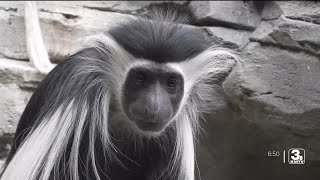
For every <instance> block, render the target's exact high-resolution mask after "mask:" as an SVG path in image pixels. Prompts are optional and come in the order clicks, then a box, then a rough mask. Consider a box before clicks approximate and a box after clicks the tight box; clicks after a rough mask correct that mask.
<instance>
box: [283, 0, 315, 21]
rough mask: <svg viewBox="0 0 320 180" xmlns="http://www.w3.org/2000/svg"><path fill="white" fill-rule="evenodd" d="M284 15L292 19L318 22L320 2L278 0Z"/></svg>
mask: <svg viewBox="0 0 320 180" xmlns="http://www.w3.org/2000/svg"><path fill="white" fill-rule="evenodd" d="M277 4H278V5H279V7H280V8H281V9H282V11H283V13H284V16H285V17H287V18H290V19H294V20H300V21H306V22H311V23H315V24H320V4H319V2H316V1H278V2H277Z"/></svg>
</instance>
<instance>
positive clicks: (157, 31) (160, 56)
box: [108, 19, 210, 63]
mask: <svg viewBox="0 0 320 180" xmlns="http://www.w3.org/2000/svg"><path fill="white" fill-rule="evenodd" d="M108 33H109V34H110V35H111V36H112V37H113V38H114V39H115V40H116V41H117V42H118V43H119V44H120V45H121V46H122V47H123V48H124V49H125V50H126V51H128V52H129V53H130V54H132V55H133V56H135V57H136V58H144V59H148V60H150V61H154V62H159V63H166V62H181V61H184V60H186V59H190V58H192V57H194V56H196V55H198V54H199V53H201V52H202V51H204V50H205V49H207V48H208V47H209V45H210V43H209V41H208V40H207V38H206V37H205V32H204V31H203V29H201V28H196V27H192V26H187V25H181V24H172V23H164V22H158V21H149V20H141V19H138V20H137V19H135V20H131V21H128V22H126V23H124V24H121V25H119V26H117V27H115V28H113V29H111V30H110V31H109V32H108Z"/></svg>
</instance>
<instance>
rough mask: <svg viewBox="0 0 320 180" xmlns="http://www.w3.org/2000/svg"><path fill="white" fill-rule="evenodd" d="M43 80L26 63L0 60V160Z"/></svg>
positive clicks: (6, 151)
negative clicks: (25, 109)
mask: <svg viewBox="0 0 320 180" xmlns="http://www.w3.org/2000/svg"><path fill="white" fill-rule="evenodd" d="M43 78H44V75H43V74H40V73H38V72H37V71H36V69H34V68H33V67H31V66H30V64H29V63H28V62H21V61H15V60H12V59H4V58H0V112H1V113H0V159H3V158H5V157H6V156H7V155H8V152H9V150H10V145H11V143H12V139H13V134H14V132H15V129H16V126H17V124H18V121H19V119H20V116H21V114H22V112H23V110H24V108H25V106H26V104H27V103H28V100H29V98H30V97H31V95H32V93H33V91H34V90H35V88H36V87H37V85H38V84H39V82H40V81H41V80H42V79H43ZM0 165H1V163H0Z"/></svg>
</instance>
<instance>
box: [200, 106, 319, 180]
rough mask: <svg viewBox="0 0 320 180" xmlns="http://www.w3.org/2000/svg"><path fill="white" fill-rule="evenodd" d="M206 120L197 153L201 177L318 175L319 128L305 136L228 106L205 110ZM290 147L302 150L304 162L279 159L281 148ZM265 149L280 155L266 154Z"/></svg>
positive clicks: (283, 179) (256, 179) (261, 179)
mask: <svg viewBox="0 0 320 180" xmlns="http://www.w3.org/2000/svg"><path fill="white" fill-rule="evenodd" d="M206 120H207V121H206V126H205V127H206V130H207V132H206V135H205V137H204V138H203V139H202V140H201V143H200V148H199V150H198V152H199V153H198V156H197V157H198V165H199V169H200V173H201V179H203V180H214V179H220V180H240V179H243V180H271V179H272V180H287V179H290V180H301V179H306V180H318V179H319V177H320V172H319V168H320V166H319V163H318V162H319V160H320V154H319V152H320V141H319V137H320V134H319V131H317V132H315V133H314V134H313V135H312V136H311V135H310V136H308V137H306V136H301V135H298V134H295V133H292V132H290V131H289V130H288V129H283V128H278V127H277V126H274V127H272V128H266V127H265V126H261V125H258V124H256V123H251V122H249V121H247V120H246V119H244V118H242V117H241V115H240V114H239V113H237V112H235V111H233V110H230V109H229V110H227V109H226V110H224V111H220V112H215V113H211V114H208V115H207V116H206ZM294 147H301V148H304V149H305V150H306V164H305V165H290V164H288V163H285V164H284V163H283V151H286V153H287V152H288V150H289V149H290V148H294ZM268 151H279V152H280V156H278V157H277V156H275V157H269V156H268Z"/></svg>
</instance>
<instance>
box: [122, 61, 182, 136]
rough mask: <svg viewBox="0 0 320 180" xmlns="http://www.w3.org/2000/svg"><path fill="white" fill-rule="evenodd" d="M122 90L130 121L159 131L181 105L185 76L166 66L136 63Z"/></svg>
mask: <svg viewBox="0 0 320 180" xmlns="http://www.w3.org/2000/svg"><path fill="white" fill-rule="evenodd" d="M122 91H123V92H122V107H123V110H124V112H125V113H126V115H127V116H128V118H129V119H130V121H132V122H134V124H136V126H137V127H138V128H139V129H140V130H142V131H149V132H150V131H151V132H159V131H161V130H163V129H164V128H165V127H166V126H167V125H168V124H169V122H170V121H171V120H172V119H173V117H174V116H175V114H176V113H177V111H178V109H179V106H180V102H181V99H182V97H183V92H184V80H183V77H182V75H181V74H179V73H178V72H175V71H174V70H170V69H167V68H152V67H134V68H132V69H130V71H129V72H128V74H127V77H126V80H125V83H124V86H123V89H122Z"/></svg>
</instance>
